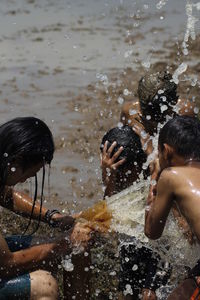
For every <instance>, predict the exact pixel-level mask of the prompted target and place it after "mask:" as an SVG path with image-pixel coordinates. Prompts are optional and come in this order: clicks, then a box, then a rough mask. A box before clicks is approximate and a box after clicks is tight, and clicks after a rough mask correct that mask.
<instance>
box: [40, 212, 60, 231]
mask: <svg viewBox="0 0 200 300" xmlns="http://www.w3.org/2000/svg"><path fill="white" fill-rule="evenodd" d="M55 214H60V212H59V211H58V210H57V209H52V210H50V209H48V210H47V212H46V213H45V216H44V219H45V221H46V222H47V223H48V224H49V226H51V227H58V226H59V221H57V220H52V217H53V215H55Z"/></svg>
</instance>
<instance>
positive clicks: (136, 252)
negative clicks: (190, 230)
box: [100, 126, 167, 300]
mask: <svg viewBox="0 0 200 300" xmlns="http://www.w3.org/2000/svg"><path fill="white" fill-rule="evenodd" d="M100 149H101V151H102V159H101V167H102V179H103V183H104V185H105V195H104V197H106V196H111V195H114V194H116V193H118V192H121V191H122V190H124V189H125V188H127V187H129V186H131V185H132V184H133V182H135V181H137V180H139V178H140V173H141V169H142V165H143V163H144V162H145V161H146V154H145V153H144V151H143V150H142V145H141V142H140V138H139V137H138V135H137V134H136V133H135V132H134V131H133V130H132V129H131V127H129V126H122V127H116V128H113V129H111V130H109V131H108V132H107V133H106V134H105V135H104V137H103V139H102V142H101V146H100ZM143 175H144V176H146V174H143ZM133 209H134V208H133ZM133 240H134V241H133ZM140 243H141V242H140V241H138V240H137V239H136V238H135V237H132V241H131V242H130V243H126V245H123V246H122V247H121V249H120V257H121V266H120V268H121V271H120V278H119V279H120V280H119V281H120V286H119V288H120V290H121V291H125V290H126V287H127V286H129V285H130V286H131V289H132V292H133V294H132V295H130V294H128V295H126V296H123V299H126V300H129V299H134V300H135V299H138V297H139V294H140V293H142V299H143V300H147V299H149V300H150V299H151V300H154V299H157V297H156V294H155V290H156V289H157V288H158V287H159V286H161V285H163V284H165V283H166V279H167V278H166V277H165V278H164V277H163V278H162V279H161V278H159V277H158V276H157V275H156V273H157V271H158V268H157V266H158V263H159V261H160V259H159V257H158V255H155V253H153V252H152V251H151V250H150V249H148V248H147V247H145V245H142V247H138V244H140ZM134 265H137V266H138V269H137V270H133V266H134Z"/></svg>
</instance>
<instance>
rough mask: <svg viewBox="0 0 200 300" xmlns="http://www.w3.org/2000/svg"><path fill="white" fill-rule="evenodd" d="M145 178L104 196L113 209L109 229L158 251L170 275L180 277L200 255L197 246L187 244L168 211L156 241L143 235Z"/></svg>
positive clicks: (109, 207) (146, 185) (146, 187)
mask: <svg viewBox="0 0 200 300" xmlns="http://www.w3.org/2000/svg"><path fill="white" fill-rule="evenodd" d="M148 185H149V183H148V182H147V181H144V180H143V181H141V182H140V183H139V184H133V186H132V187H130V188H128V189H126V190H124V191H122V192H121V193H119V194H117V195H114V196H112V197H110V198H109V199H107V205H108V209H110V211H111V212H112V216H113V217H112V223H111V229H113V230H115V231H117V232H119V233H125V234H126V235H129V236H131V237H135V238H137V239H138V243H137V245H138V247H141V246H142V245H144V244H145V246H146V247H149V248H151V249H152V250H153V251H155V252H157V253H159V255H160V256H161V258H162V259H163V260H164V261H167V262H169V263H171V264H172V266H173V277H174V278H176V279H177V277H178V279H180V278H181V277H182V276H183V274H184V271H185V267H186V266H187V267H193V266H194V265H195V263H196V261H197V260H198V258H199V251H200V245H199V244H194V245H190V244H189V242H187V240H186V239H185V237H184V235H183V232H182V231H181V230H180V228H179V227H178V225H177V223H176V221H175V219H174V216H173V215H172V213H170V215H169V217H168V220H167V222H166V226H165V229H164V232H163V234H162V237H161V238H160V239H158V240H156V241H152V240H149V239H148V238H147V237H146V236H145V235H144V221H145V209H146V199H147V194H148Z"/></svg>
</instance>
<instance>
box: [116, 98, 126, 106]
mask: <svg viewBox="0 0 200 300" xmlns="http://www.w3.org/2000/svg"><path fill="white" fill-rule="evenodd" d="M117 102H118V103H119V104H121V105H122V104H123V103H124V99H123V98H122V97H118V99H117Z"/></svg>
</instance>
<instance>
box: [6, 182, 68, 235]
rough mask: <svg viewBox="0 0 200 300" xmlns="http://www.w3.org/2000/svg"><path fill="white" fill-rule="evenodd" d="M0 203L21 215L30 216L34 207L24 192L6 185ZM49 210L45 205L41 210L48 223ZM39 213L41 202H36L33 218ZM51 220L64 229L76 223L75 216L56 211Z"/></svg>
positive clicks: (42, 216)
mask: <svg viewBox="0 0 200 300" xmlns="http://www.w3.org/2000/svg"><path fill="white" fill-rule="evenodd" d="M0 205H2V206H3V207H5V208H8V209H10V210H12V211H13V212H15V213H17V214H19V215H22V216H24V217H29V216H30V215H31V211H32V207H33V200H32V199H31V198H30V197H29V196H28V195H26V194H24V193H22V192H18V191H15V190H13V189H12V188H9V187H6V188H5V190H4V193H3V194H2V195H1V197H0ZM47 210H48V209H47V208H45V207H42V210H41V221H43V222H46V223H48V220H47V219H46V218H45V215H46V212H47ZM39 214H40V204H39V203H37V202H36V203H35V207H34V210H33V216H32V217H33V219H38V218H39ZM51 220H53V221H56V223H57V227H60V228H61V229H62V230H65V229H69V227H71V226H73V224H74V218H73V217H71V216H67V215H63V214H61V213H55V214H54V215H53V216H52V218H51Z"/></svg>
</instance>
